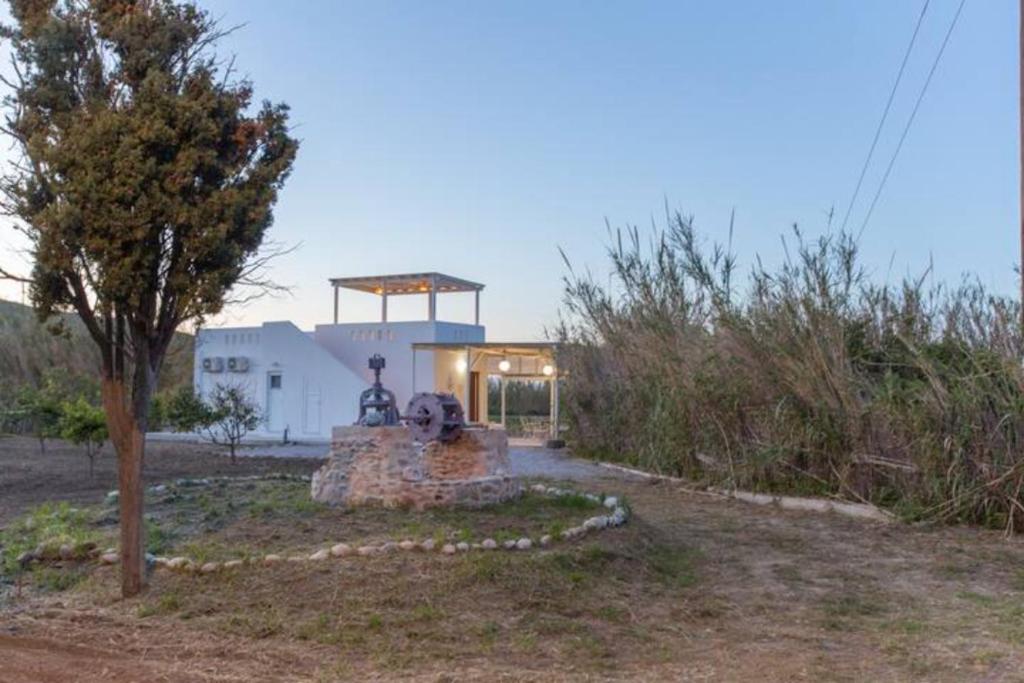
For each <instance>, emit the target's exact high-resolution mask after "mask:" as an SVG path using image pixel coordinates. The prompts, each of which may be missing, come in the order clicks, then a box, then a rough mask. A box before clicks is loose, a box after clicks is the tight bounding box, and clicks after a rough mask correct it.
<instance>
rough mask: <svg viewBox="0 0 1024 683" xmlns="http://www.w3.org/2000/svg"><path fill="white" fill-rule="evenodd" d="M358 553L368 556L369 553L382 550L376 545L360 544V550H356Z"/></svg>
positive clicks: (373, 553)
mask: <svg viewBox="0 0 1024 683" xmlns="http://www.w3.org/2000/svg"><path fill="white" fill-rule="evenodd" d="M356 552H357V553H358V554H360V555H362V556H363V557H366V556H368V555H376V554H377V553H379V552H380V548H378V547H377V546H375V545H364V546H360V548H359V550H357V551H356Z"/></svg>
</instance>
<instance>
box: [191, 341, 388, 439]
mask: <svg viewBox="0 0 1024 683" xmlns="http://www.w3.org/2000/svg"><path fill="white" fill-rule="evenodd" d="M195 353H196V362H195V377H194V381H195V388H196V391H197V392H198V393H199V394H200V395H202V396H204V397H206V396H209V394H210V392H211V391H212V390H213V389H214V387H215V386H216V385H217V384H218V383H221V384H226V385H235V386H240V387H243V388H244V389H245V391H246V393H247V394H248V395H249V396H250V397H251V398H252V400H253V401H254V402H255V403H257V404H258V405H259V406H260V409H261V410H262V411H263V413H264V415H267V413H268V396H269V391H270V388H269V378H270V376H271V374H274V373H280V375H281V388H280V391H281V394H280V395H279V397H280V400H279V401H276V402H275V405H276V407H277V408H278V409H279V411H278V413H277V414H276V415H274V419H273V422H274V423H275V424H270V422H269V420H265V421H264V423H263V425H262V426H261V428H260V430H259V431H257V432H254V433H253V436H257V437H259V436H263V437H273V438H280V437H281V436H283V433H284V430H285V429H287V430H288V436H289V438H292V439H302V438H315V439H323V438H329V437H330V434H331V428H332V427H333V426H334V425H344V424H352V423H353V422H354V421H355V420H356V417H357V416H358V412H359V406H358V399H359V394H360V392H362V391H363V390H364V389H366V388H367V387H368V386H369V383H368V382H367V381H366V380H365V378H363V377H361V376H360V375H358V374H356V373H354V372H352V371H351V370H350V369H349V368H347V367H346V366H345V365H344V364H342V363H340V362H338V361H337V360H336V359H335V358H334V357H333V356H332V355H331V354H329V353H328V352H327V351H326V350H324V349H323V348H321V347H320V346H319V345H318V344H317V343H316V342H315V341H314V339H313V338H312V337H311V336H310V335H308V334H307V333H304V332H302V331H301V330H299V329H298V328H297V327H295V325H293V324H292V323H289V322H272V323H264V324H263V325H262V326H260V327H235V328H223V329H212V330H201V331H200V332H199V334H198V336H197V337H196V352H195ZM232 356H243V357H245V358H247V359H248V360H249V369H248V371H247V372H244V373H235V372H228V371H227V368H226V367H225V371H224V372H221V373H209V372H204V371H203V362H202V361H203V358H207V357H221V358H224V359H225V361H224V362H225V364H226V363H227V359H228V358H229V357H232ZM268 417H269V416H268Z"/></svg>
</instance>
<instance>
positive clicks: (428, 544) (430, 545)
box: [420, 538, 437, 553]
mask: <svg viewBox="0 0 1024 683" xmlns="http://www.w3.org/2000/svg"><path fill="white" fill-rule="evenodd" d="M420 547H421V548H423V549H424V550H426V551H427V552H428V553H429V552H430V551H432V550H433V549H434V548H436V547H437V541H435V540H434V539H432V538H428V539H427V540H425V541H423V543H420Z"/></svg>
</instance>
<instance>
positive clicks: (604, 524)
mask: <svg viewBox="0 0 1024 683" xmlns="http://www.w3.org/2000/svg"><path fill="white" fill-rule="evenodd" d="M530 491H532V492H534V493H539V494H541V495H546V496H549V497H552V498H558V497H562V496H584V497H586V498H587V499H589V500H591V501H593V502H595V503H600V504H601V505H603V506H604V507H605V508H607V509H608V510H610V512H609V513H608V514H603V515H595V516H593V517H589V518H587V519H586V520H584V521H583V522H582V523H580V524H579V525H578V526H574V527H571V528H569V529H566V530H565V531H563V532H561V534H559V539H560V540H562V541H569V540H572V539H574V538H577V537H580V536H584V535H586V534H588V533H590V532H593V531H600V530H602V529H610V528H614V527H618V526H622V525H623V524H625V523H626V522H627V521H629V517H630V510H629V507H628V506H627V505H626V504H625V503H623V502H622V501H621V499H620V498H619V497H617V496H600V495H597V494H594V493H586V492H580V491H573V490H570V489H561V488H558V487H555V486H545V485H544V484H534V485H533V486H531V487H530ZM555 541H556V539H555V538H554V537H553V536H551V535H550V534H545V535H543V536H541V537H540V538H538V539H536V541H535V540H534V539H532V538H530V537H528V536H524V537H522V538H519V539H516V540H508V541H505V542H504V543H501V544H499V543H498V542H497V541H495V540H494V539H493V538H485V539H483V540H482V541H480V542H479V543H468V542H465V541H463V542H460V543H444V544H438V543H437V542H436V541H435V540H434V539H432V538H428V539H426V540H425V541H419V542H417V541H413V540H412V539H404V540H402V541H398V542H396V541H387V542H385V543H382V544H380V545H363V546H352V545H349V544H348V543H337V544H335V545H333V546H331V547H330V548H320V549H319V550H316V551H315V552H313V553H311V554H309V555H290V556H287V557H285V556H283V555H278V554H274V553H271V554H269V555H264V556H263V557H258V558H252V559H247V560H229V561H227V562H206V563H204V564H200V563H198V562H196V561H194V560H190V559H189V558H187V557H181V556H179V557H173V558H167V557H154V556H152V555H149V554H147V556H146V560H147V564H151V565H152V566H153V567H155V568H158V569H167V570H170V571H177V572H181V573H193V574H215V573H217V572H220V571H224V570H233V569H238V568H241V567H244V566H271V565H274V564H278V563H282V562H318V561H322V560H327V559H330V558H332V557H335V558H342V557H371V556H375V555H385V554H389V553H393V552H397V551H411V552H417V551H418V552H426V553H430V552H439V553H440V554H442V555H456V554H458V553H465V552H470V551H490V550H499V549H503V550H520V551H521V550H530V549H533V548H546V547H548V546H550V545H551V544H552V543H554V542H555ZM98 559H99V562H100V563H101V564H105V565H114V564H117V562H118V561H119V559H120V555H119V554H118V552H117V549H116V548H108V549H107V550H105V551H103V552H102V553H100V554H99V556H98Z"/></svg>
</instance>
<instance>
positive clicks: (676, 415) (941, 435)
mask: <svg viewBox="0 0 1024 683" xmlns="http://www.w3.org/2000/svg"><path fill="white" fill-rule="evenodd" d="M652 242H653V244H652V246H651V248H650V250H648V249H647V248H646V247H644V246H643V245H642V243H641V238H640V235H639V233H638V232H637V231H635V230H634V231H628V232H627V233H625V234H619V236H618V242H617V243H616V244H615V245H614V246H613V247H612V248H611V249H610V250H609V254H610V260H611V264H612V272H613V275H614V279H613V281H612V282H611V283H610V284H608V285H604V284H602V283H599V282H597V281H596V280H595V279H592V278H591V277H589V275H585V274H579V275H576V274H571V275H570V277H569V278H568V279H567V282H566V304H567V309H568V318H567V320H566V322H565V323H564V324H563V325H562V327H561V329H560V337H561V339H562V341H563V342H565V347H564V349H565V351H564V354H563V357H562V358H561V360H560V364H561V365H562V366H563V367H564V369H565V376H566V380H565V381H566V389H567V390H566V391H565V392H564V396H565V402H566V410H565V414H566V415H567V417H568V419H569V421H570V423H571V426H572V440H573V443H574V445H575V447H576V448H577V451H578V452H581V453H586V454H590V455H595V456H599V457H602V458H607V459H624V460H627V461H629V462H631V463H634V464H637V465H640V466H642V467H646V468H650V469H652V470H656V471H662V472H666V473H672V474H679V475H683V476H687V477H691V478H693V479H695V480H702V481H708V482H715V483H717V484H720V485H726V486H736V487H740V488H747V489H750V488H753V489H758V490H771V491H780V492H796V493H810V494H814V495H835V496H839V497H842V498H846V499H851V500H870V501H872V502H874V503H877V504H880V505H883V506H886V507H888V508H890V509H893V510H895V511H897V512H899V513H901V514H902V515H904V516H905V517H906V518H908V519H943V520H951V521H969V522H974V523H982V524H986V525H990V526H997V527H1003V528H1007V529H1010V530H1014V529H1016V528H1019V527H1021V525H1022V524H1024V503H1022V495H1021V494H1022V490H1024V460H1022V459H1021V455H1020V454H1021V453H1022V452H1024V371H1022V367H1021V363H1020V358H1021V355H1022V351H1024V347H1022V344H1021V331H1020V327H1019V323H1018V311H1019V302H1016V301H1011V300H1008V299H1004V298H1000V297H997V296H992V295H989V294H988V293H986V292H985V291H984V289H983V288H982V287H981V286H980V285H978V284H975V283H973V282H965V283H964V284H963V285H962V286H960V287H956V288H953V289H947V288H944V287H941V286H937V287H934V288H929V287H925V286H924V285H923V280H917V281H907V282H904V283H902V284H900V285H897V286H889V285H886V286H878V285H874V284H872V283H871V282H870V281H869V280H868V279H867V278H866V277H865V275H864V273H863V272H862V271H861V270H860V266H859V264H858V260H857V250H856V245H855V243H854V242H853V240H852V239H851V238H849V237H848V236H845V235H836V236H833V237H825V238H822V239H820V240H818V241H813V242H811V241H806V240H804V239H803V238H802V237H801V236H800V234H799V233H797V235H796V243H795V244H792V245H790V246H791V247H792V251H791V252H790V254H789V258H788V259H787V261H786V262H785V263H784V264H783V265H782V266H781V267H779V268H775V269H770V270H769V269H767V268H765V267H762V266H761V265H760V264H759V263H758V264H756V265H755V266H754V268H753V269H752V272H751V275H750V277H749V280H748V281H747V282H746V287H745V288H741V287H740V286H739V285H738V283H737V282H736V281H735V277H734V270H735V260H734V257H733V256H732V255H731V254H730V253H729V252H728V251H726V250H725V249H722V248H720V247H712V248H711V249H709V250H708V249H703V248H702V247H701V245H700V243H699V241H698V238H697V236H696V233H695V231H694V229H693V225H692V222H691V220H690V219H688V218H686V217H683V216H681V215H679V214H675V215H672V216H669V217H668V226H667V228H666V230H665V232H664V233H659V234H656V235H654V236H653V237H652Z"/></svg>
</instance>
